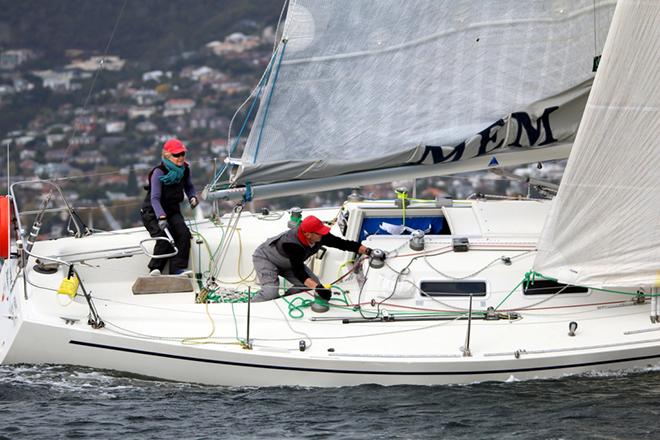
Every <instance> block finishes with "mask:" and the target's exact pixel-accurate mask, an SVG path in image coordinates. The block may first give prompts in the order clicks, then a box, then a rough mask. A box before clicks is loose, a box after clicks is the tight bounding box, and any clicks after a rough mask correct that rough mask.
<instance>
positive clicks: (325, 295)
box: [314, 284, 332, 301]
mask: <svg viewBox="0 0 660 440" xmlns="http://www.w3.org/2000/svg"><path fill="white" fill-rule="evenodd" d="M314 290H315V291H316V294H317V295H318V296H319V298H321V299H324V300H326V301H330V298H332V290H330V289H326V288H325V287H323V286H322V285H321V284H319V285H318V286H316V289H314Z"/></svg>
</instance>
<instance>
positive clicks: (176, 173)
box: [160, 158, 186, 185]
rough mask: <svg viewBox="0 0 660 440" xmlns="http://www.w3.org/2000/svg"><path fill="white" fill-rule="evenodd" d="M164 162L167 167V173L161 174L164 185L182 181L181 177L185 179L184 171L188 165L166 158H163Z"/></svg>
mask: <svg viewBox="0 0 660 440" xmlns="http://www.w3.org/2000/svg"><path fill="white" fill-rule="evenodd" d="M163 164H164V165H165V168H167V174H165V175H164V176H160V181H161V183H163V184H164V185H172V184H174V183H179V182H181V179H183V172H184V171H185V170H186V167H185V166H184V165H182V166H178V165H175V164H174V163H173V162H172V161H170V160H169V159H165V158H163Z"/></svg>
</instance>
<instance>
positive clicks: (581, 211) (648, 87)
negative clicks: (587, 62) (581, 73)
mask: <svg viewBox="0 0 660 440" xmlns="http://www.w3.org/2000/svg"><path fill="white" fill-rule="evenodd" d="M659 139H660V1H659V0H619V3H618V5H617V8H616V12H615V14H614V18H613V21H612V27H611V29H610V33H609V36H608V37H607V43H606V45H605V49H604V51H603V58H602V61H601V63H600V67H599V69H598V73H597V75H596V79H595V82H594V86H593V90H592V93H591V96H590V97H589V101H588V103H587V107H586V109H585V113H584V117H583V120H582V123H581V126H580V129H579V132H578V134H577V138H576V141H575V144H574V145H573V149H572V152H571V157H570V159H569V163H568V165H567V168H566V171H565V173H564V177H563V180H562V182H561V186H560V189H559V193H558V195H557V197H556V199H555V202H554V204H553V208H552V210H551V214H550V217H549V218H548V220H547V223H546V225H545V229H544V232H543V234H542V238H541V241H540V244H539V253H538V256H537V258H536V261H535V263H534V269H535V270H536V271H538V272H541V273H542V274H544V275H547V276H551V277H555V278H558V279H559V280H560V281H562V282H564V283H570V284H578V285H585V286H591V287H632V288H639V287H647V288H648V287H654V286H660V140H659Z"/></svg>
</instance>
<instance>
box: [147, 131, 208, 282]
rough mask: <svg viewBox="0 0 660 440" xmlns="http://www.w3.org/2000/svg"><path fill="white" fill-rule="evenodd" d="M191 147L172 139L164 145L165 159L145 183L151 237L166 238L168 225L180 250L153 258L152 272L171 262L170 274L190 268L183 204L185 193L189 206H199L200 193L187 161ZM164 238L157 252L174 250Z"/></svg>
mask: <svg viewBox="0 0 660 440" xmlns="http://www.w3.org/2000/svg"><path fill="white" fill-rule="evenodd" d="M186 151H188V149H187V148H186V146H185V145H184V144H183V142H181V141H180V140H178V139H169V140H167V142H165V144H164V145H163V154H162V162H161V163H160V165H158V166H157V167H155V168H153V169H152V170H151V171H150V172H149V179H148V183H147V185H146V186H145V189H146V190H147V195H146V197H145V198H144V203H143V204H142V209H141V210H140V213H141V215H142V224H144V227H145V228H147V231H148V232H149V235H151V237H166V235H165V232H164V231H165V228H167V229H168V230H169V231H170V234H172V238H173V239H174V243H175V244H176V247H177V248H178V250H179V252H178V253H177V254H176V255H175V256H173V257H171V258H169V259H166V258H152V259H151V261H150V262H149V270H150V271H151V275H160V274H161V273H162V272H163V270H164V269H165V264H166V263H167V261H169V262H170V274H171V275H182V274H188V273H190V272H189V271H188V256H189V254H190V240H191V238H192V236H191V235H190V230H189V229H188V226H186V222H185V220H184V219H183V215H181V209H180V204H181V202H183V197H184V194H185V195H186V196H187V197H188V201H189V202H190V207H191V208H193V209H194V208H195V207H196V206H197V203H198V201H197V192H196V191H195V186H194V185H193V183H192V180H191V178H190V166H189V165H188V163H187V162H186V161H185V157H186ZM172 250H173V249H172V246H170V245H169V244H168V243H167V242H166V241H164V240H157V241H156V245H155V246H154V255H162V254H167V253H170V252H172Z"/></svg>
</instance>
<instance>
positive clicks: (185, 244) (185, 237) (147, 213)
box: [140, 207, 192, 274]
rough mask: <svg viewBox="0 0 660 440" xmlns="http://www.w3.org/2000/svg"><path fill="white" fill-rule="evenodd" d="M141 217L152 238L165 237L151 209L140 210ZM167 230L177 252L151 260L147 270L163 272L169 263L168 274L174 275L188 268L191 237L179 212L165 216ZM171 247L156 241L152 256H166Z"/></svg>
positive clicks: (161, 241) (162, 241)
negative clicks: (170, 255)
mask: <svg viewBox="0 0 660 440" xmlns="http://www.w3.org/2000/svg"><path fill="white" fill-rule="evenodd" d="M140 214H141V215H142V224H143V225H144V227H145V228H147V232H149V235H151V236H152V237H167V236H166V235H165V232H163V231H161V229H160V228H159V227H158V219H157V218H156V213H155V212H154V210H153V208H151V207H148V208H142V209H141V210H140ZM167 229H169V231H170V234H172V238H173V239H174V244H176V247H177V249H179V252H178V253H177V254H176V255H175V256H173V257H170V258H152V259H151V261H149V269H150V270H154V269H158V270H160V271H161V272H163V269H165V264H166V263H167V262H168V261H169V262H170V274H175V273H177V272H180V271H182V270H186V269H187V268H188V257H189V256H190V240H191V239H192V235H191V234H190V230H189V229H188V226H186V222H185V220H184V219H183V216H182V215H181V213H180V212H176V213H174V214H169V215H168V216H167ZM173 250H174V249H172V246H170V244H169V243H167V242H166V241H164V240H158V241H156V245H155V246H154V255H162V254H168V253H170V252H172V251H173Z"/></svg>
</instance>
